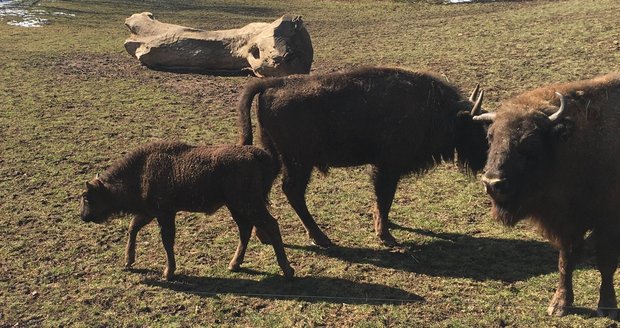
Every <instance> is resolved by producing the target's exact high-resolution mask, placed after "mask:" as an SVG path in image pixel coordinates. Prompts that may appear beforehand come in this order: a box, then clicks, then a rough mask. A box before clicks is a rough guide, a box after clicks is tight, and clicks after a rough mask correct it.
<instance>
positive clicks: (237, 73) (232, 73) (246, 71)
mask: <svg viewBox="0 0 620 328" xmlns="http://www.w3.org/2000/svg"><path fill="white" fill-rule="evenodd" d="M134 59H135V58H134ZM136 60H137V59H136ZM137 61H138V64H139V65H142V66H143V67H146V68H148V69H151V70H153V71H158V72H167V73H176V74H200V75H209V76H226V77H248V76H252V77H256V75H255V74H254V71H252V69H251V68H250V67H247V68H243V69H240V70H214V69H202V68H184V67H165V66H155V65H145V64H143V63H140V61H139V60H137Z"/></svg>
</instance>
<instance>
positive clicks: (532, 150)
mask: <svg viewBox="0 0 620 328" xmlns="http://www.w3.org/2000/svg"><path fill="white" fill-rule="evenodd" d="M555 92H559V93H560V94H562V95H563V96H565V98H566V101H567V102H566V114H565V115H563V116H562V117H561V118H560V119H558V120H556V121H551V120H550V119H549V115H550V114H552V113H554V112H555V111H556V110H558V107H559V105H560V101H559V97H558V96H556V95H555ZM619 132H620V74H617V73H616V74H609V75H605V76H601V77H597V78H595V79H591V80H585V81H579V82H573V83H567V84H558V85H551V86H547V87H542V88H539V89H535V90H532V91H529V92H526V93H524V94H522V95H519V96H517V97H515V98H513V99H511V100H508V101H507V102H505V103H504V104H503V105H502V107H501V108H500V109H499V110H498V111H497V115H496V117H495V119H494V121H493V124H492V125H491V126H490V128H489V140H490V142H491V146H490V149H489V160H488V163H487V166H486V168H485V176H484V177H485V179H486V181H491V180H492V179H495V181H500V180H501V185H500V187H501V188H499V189H498V188H497V186H495V187H494V188H493V189H491V190H489V189H488V188H489V187H488V184H487V190H488V191H489V192H490V194H491V195H492V198H493V213H494V215H495V216H496V217H497V218H498V219H499V220H501V221H502V222H504V223H505V224H507V225H514V224H516V223H517V222H518V221H520V220H523V219H526V218H529V219H532V220H533V221H534V222H535V223H536V224H537V225H538V226H539V227H540V229H541V231H542V232H543V234H544V235H545V236H546V237H548V238H549V239H550V240H551V242H552V243H553V244H554V245H556V246H557V247H558V248H559V249H560V259H559V270H560V284H559V286H558V289H557V292H556V294H555V296H554V298H553V300H552V302H551V305H550V307H549V313H550V314H556V315H562V314H564V313H565V312H566V309H567V307H569V306H571V304H572V302H573V290H572V280H571V277H572V270H573V268H574V266H575V256H576V255H575V253H576V251H578V250H579V248H580V247H581V245H582V244H583V238H584V235H585V234H586V232H587V231H592V232H593V240H594V241H595V249H596V253H597V259H598V266H599V271H600V272H601V276H602V277H603V282H602V284H601V291H600V292H601V293H600V301H599V309H600V312H601V313H602V314H607V315H609V316H612V317H615V316H616V315H617V310H607V309H606V308H615V307H616V306H617V305H616V298H615V293H614V290H613V281H612V280H613V273H614V272H615V270H616V267H617V265H618V251H619V249H620V247H619V246H620V241H619V240H620V165H619V164H618V163H620V134H619ZM500 189H501V190H500Z"/></svg>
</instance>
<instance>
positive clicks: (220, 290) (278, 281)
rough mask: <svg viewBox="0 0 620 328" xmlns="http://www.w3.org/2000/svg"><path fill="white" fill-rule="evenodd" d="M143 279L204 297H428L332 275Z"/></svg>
mask: <svg viewBox="0 0 620 328" xmlns="http://www.w3.org/2000/svg"><path fill="white" fill-rule="evenodd" d="M143 283H144V284H146V285H148V286H156V287H161V288H167V289H171V290H174V291H178V292H182V293H188V294H194V295H198V296H201V297H218V296H217V295H218V294H232V295H239V296H249V297H257V298H264V299H272V300H273V299H299V300H304V301H309V302H327V303H335V304H342V303H346V304H402V303H410V302H423V301H424V298H423V297H421V296H418V295H416V294H412V293H409V292H407V291H404V290H402V289H398V288H394V287H388V286H384V285H379V284H371V283H361V282H353V281H349V280H345V279H339V278H330V277H296V278H294V279H293V280H292V281H287V280H285V279H284V278H283V277H281V276H268V277H267V278H265V279H262V280H260V281H255V280H249V279H238V278H218V277H194V276H188V275H182V274H181V275H177V276H176V277H175V281H165V280H160V279H145V280H144V281H143Z"/></svg>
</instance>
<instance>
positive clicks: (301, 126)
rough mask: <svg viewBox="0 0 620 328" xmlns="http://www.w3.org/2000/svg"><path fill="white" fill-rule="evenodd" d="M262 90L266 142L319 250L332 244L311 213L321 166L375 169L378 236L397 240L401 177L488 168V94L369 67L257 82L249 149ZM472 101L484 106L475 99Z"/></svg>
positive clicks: (243, 107)
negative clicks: (312, 185)
mask: <svg viewBox="0 0 620 328" xmlns="http://www.w3.org/2000/svg"><path fill="white" fill-rule="evenodd" d="M256 94H259V95H260V96H259V97H258V98H259V100H258V106H257V109H256V113H257V117H258V125H259V127H258V131H259V134H260V140H261V144H262V146H263V147H264V148H265V149H267V150H268V151H270V152H271V153H272V154H274V155H275V154H278V155H279V157H280V159H281V162H282V164H283V166H284V172H283V183H282V189H283V191H284V193H285V194H286V197H287V198H288V200H289V202H290V203H291V205H292V206H293V208H294V209H295V211H296V212H297V214H298V215H299V217H300V218H301V221H302V222H303V224H304V226H305V228H306V231H307V233H308V235H309V237H310V238H311V239H312V240H313V241H314V242H315V243H316V244H318V245H320V246H325V247H328V246H330V245H332V243H331V241H330V240H329V238H328V237H327V236H326V235H325V234H324V233H323V232H322V231H321V229H319V227H318V226H317V224H316V223H315V221H314V219H313V217H312V215H311V214H310V213H309V212H308V208H307V206H306V200H305V192H306V187H307V185H308V182H309V179H310V173H311V171H312V169H313V167H317V168H318V169H319V170H320V171H322V172H327V171H328V169H329V167H343V166H355V165H362V164H372V165H373V182H374V189H375V195H376V205H375V211H374V222H375V232H376V234H377V235H378V236H379V238H380V239H381V240H382V241H383V242H384V243H385V244H388V245H392V244H395V243H396V241H395V239H394V237H392V235H391V234H390V232H389V229H388V212H389V210H390V207H391V205H392V200H393V198H394V193H395V191H396V186H397V184H398V181H399V180H400V177H401V176H402V175H404V174H407V173H411V172H414V173H421V172H424V171H425V170H426V169H428V168H430V167H432V166H434V165H435V164H436V163H437V162H438V161H441V160H442V159H444V160H452V159H454V157H455V150H456V151H457V152H458V162H459V163H460V164H461V165H462V166H463V167H469V168H470V169H471V170H473V171H478V170H481V169H482V167H483V166H484V163H485V161H486V151H487V148H488V145H487V141H486V132H485V129H484V126H483V124H481V123H479V122H474V121H473V120H472V116H474V115H477V114H479V113H480V112H481V105H482V98H483V92H482V91H479V89H478V87H476V89H475V90H474V92H473V93H472V95H471V97H470V99H469V100H468V99H467V98H463V97H462V96H461V95H460V94H459V92H458V91H457V89H456V88H455V87H453V86H451V85H449V84H448V83H446V82H445V81H444V80H443V79H441V78H439V77H437V76H435V75H433V74H430V73H424V72H411V71H407V70H403V69H397V68H380V67H370V68H362V69H357V70H353V71H349V72H341V73H332V74H325V75H316V76H292V77H287V78H272V79H263V80H257V81H253V82H250V83H249V84H248V85H247V86H246V88H245V91H244V92H243V95H242V96H241V99H240V103H239V108H238V111H239V113H238V114H239V125H240V128H241V130H242V135H241V141H240V142H241V143H242V144H244V145H249V144H252V126H251V122H250V108H251V106H252V100H253V98H254V96H255V95H256ZM474 98H475V99H476V103H475V104H474V103H473V100H474Z"/></svg>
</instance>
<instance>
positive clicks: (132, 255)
mask: <svg viewBox="0 0 620 328" xmlns="http://www.w3.org/2000/svg"><path fill="white" fill-rule="evenodd" d="M152 220H153V218H152V217H148V216H143V215H136V216H135V217H134V218H133V219H132V220H131V223H130V224H129V238H128V239H127V247H125V268H131V266H132V265H133V264H134V262H135V261H136V237H137V236H138V232H139V231H140V229H142V228H143V227H144V226H145V225H147V224H149V223H150V222H151V221H152Z"/></svg>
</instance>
